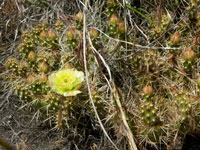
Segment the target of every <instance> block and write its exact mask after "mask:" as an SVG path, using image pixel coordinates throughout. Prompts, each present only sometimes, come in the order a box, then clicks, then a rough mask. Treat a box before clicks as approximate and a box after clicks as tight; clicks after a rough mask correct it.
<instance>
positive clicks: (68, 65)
mask: <svg viewBox="0 0 200 150" xmlns="http://www.w3.org/2000/svg"><path fill="white" fill-rule="evenodd" d="M73 67H74V66H73V64H71V63H66V64H65V68H67V69H71V68H73Z"/></svg>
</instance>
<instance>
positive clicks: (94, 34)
mask: <svg viewBox="0 0 200 150" xmlns="http://www.w3.org/2000/svg"><path fill="white" fill-rule="evenodd" d="M89 34H90V37H91V39H92V40H93V39H96V38H97V37H98V36H99V32H98V31H97V30H96V29H94V28H92V29H90V32H89Z"/></svg>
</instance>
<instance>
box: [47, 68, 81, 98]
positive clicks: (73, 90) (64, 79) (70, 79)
mask: <svg viewBox="0 0 200 150" xmlns="http://www.w3.org/2000/svg"><path fill="white" fill-rule="evenodd" d="M83 81H84V73H83V72H82V71H77V70H75V69H68V68H65V69H62V70H59V71H57V72H55V73H52V74H51V75H50V76H49V83H50V86H51V88H52V90H53V91H55V92H56V93H58V94H61V95H64V96H76V95H77V94H79V93H81V91H79V90H78V89H79V88H80V86H81V84H82V82H83Z"/></svg>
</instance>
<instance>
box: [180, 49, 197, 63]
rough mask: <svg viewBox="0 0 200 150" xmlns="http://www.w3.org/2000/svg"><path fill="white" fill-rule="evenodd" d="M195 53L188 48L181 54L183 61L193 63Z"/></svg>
mask: <svg viewBox="0 0 200 150" xmlns="http://www.w3.org/2000/svg"><path fill="white" fill-rule="evenodd" d="M195 56H196V54H195V52H194V51H193V50H192V48H188V49H187V50H186V51H185V52H183V59H184V60H185V61H193V60H194V59H195Z"/></svg>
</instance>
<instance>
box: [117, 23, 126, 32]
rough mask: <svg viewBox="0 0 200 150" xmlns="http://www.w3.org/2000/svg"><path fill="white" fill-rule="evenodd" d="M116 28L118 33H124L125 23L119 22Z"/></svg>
mask: <svg viewBox="0 0 200 150" xmlns="http://www.w3.org/2000/svg"><path fill="white" fill-rule="evenodd" d="M117 29H118V32H119V33H122V34H123V33H125V23H124V22H120V23H119V25H118V28H117Z"/></svg>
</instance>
